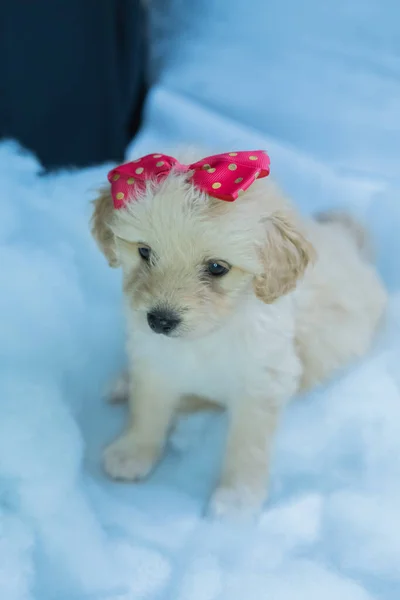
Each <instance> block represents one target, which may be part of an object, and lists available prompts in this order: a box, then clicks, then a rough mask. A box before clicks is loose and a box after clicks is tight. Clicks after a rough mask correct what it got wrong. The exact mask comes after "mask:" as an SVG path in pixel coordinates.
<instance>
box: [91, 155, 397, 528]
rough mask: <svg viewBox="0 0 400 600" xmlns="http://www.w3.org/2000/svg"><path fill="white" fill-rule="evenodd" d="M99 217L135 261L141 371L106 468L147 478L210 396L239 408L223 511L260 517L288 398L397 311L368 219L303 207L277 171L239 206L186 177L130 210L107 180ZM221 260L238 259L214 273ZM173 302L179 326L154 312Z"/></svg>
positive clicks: (121, 252)
mask: <svg viewBox="0 0 400 600" xmlns="http://www.w3.org/2000/svg"><path fill="white" fill-rule="evenodd" d="M184 158H185V157H184ZM184 158H183V159H181V160H182V162H190V160H192V157H190V158H189V160H184ZM92 225H93V229H92V231H93V235H94V237H95V238H96V239H97V241H98V243H99V246H100V248H101V250H102V251H103V253H104V254H105V255H106V257H107V259H108V261H109V263H110V265H111V266H118V265H120V266H121V267H122V270H123V278H124V295H125V300H126V313H127V324H128V354H129V361H130V369H129V379H128V378H127V379H125V381H122V383H121V382H120V383H119V389H118V390H117V392H118V393H117V394H116V396H118V397H121V395H122V396H123V395H124V390H125V388H126V386H129V404H130V414H131V418H130V421H129V424H128V427H127V429H126V431H125V432H124V433H123V435H122V436H121V437H120V438H119V439H118V440H117V441H116V442H114V443H113V444H112V445H111V446H110V447H109V448H107V449H106V452H105V456H104V464H105V469H106V471H107V472H108V474H109V475H110V476H111V477H114V478H116V479H124V480H137V479H141V478H143V477H145V476H147V475H148V474H149V473H150V471H151V470H152V468H153V467H154V465H155V464H156V462H157V461H158V460H159V459H160V457H161V455H162V451H163V448H164V444H165V441H166V437H167V435H168V431H169V428H170V426H171V423H172V421H173V417H174V414H175V413H176V412H177V411H178V410H179V409H180V407H181V406H182V402H184V404H185V406H186V408H187V405H188V402H189V403H190V398H193V399H194V401H195V402H196V403H200V404H201V400H199V399H202V398H203V399H204V401H205V402H213V403H215V404H217V405H220V406H222V407H226V408H227V409H228V410H229V413H230V428H229V432H228V439H227V444H226V453H225V459H224V463H223V467H222V472H221V476H220V481H219V484H218V486H217V488H216V490H215V492H214V494H213V496H212V498H211V502H210V511H211V513H212V514H213V515H216V516H221V517H223V516H232V515H236V514H238V513H239V514H256V513H257V512H258V511H259V510H260V508H261V506H262V504H263V502H264V500H265V498H266V494H267V487H268V472H269V456H270V450H271V442H272V440H273V434H274V431H275V429H276V426H277V423H278V421H279V416H280V413H281V411H282V408H283V407H284V406H285V404H286V403H287V401H288V400H290V398H292V397H293V396H294V395H295V394H296V393H297V392H299V391H302V390H306V389H309V388H311V387H312V386H315V385H317V384H319V383H320V382H323V381H324V380H325V379H326V378H327V377H329V376H331V375H332V374H333V373H334V372H335V371H337V370H338V369H340V368H342V367H344V366H345V365H347V364H348V363H349V362H350V361H351V360H353V359H356V358H358V357H361V356H362V355H363V354H364V353H365V352H367V350H368V348H369V347H370V345H371V341H372V339H373V336H374V333H375V331H376V329H377V326H378V324H379V321H380V319H381V317H382V315H383V313H384V309H385V304H386V294H385V291H384V289H383V286H382V284H381V282H380V280H379V277H378V275H377V273H376V271H375V269H374V268H373V266H372V265H371V264H370V263H369V262H368V260H367V259H366V258H364V255H363V248H364V237H363V234H362V228H360V226H358V224H356V223H355V222H353V221H352V220H351V219H349V218H348V217H347V216H343V215H337V216H336V215H328V216H326V215H325V216H324V217H321V218H319V220H317V219H315V220H313V219H302V218H300V216H299V215H298V214H297V213H296V211H294V209H293V208H292V207H291V206H290V204H289V203H288V202H287V200H286V199H285V198H284V197H283V195H282V194H281V192H280V191H279V190H278V188H277V187H276V186H275V185H274V183H273V182H272V181H270V180H269V179H263V180H259V181H256V183H255V184H254V185H253V186H252V187H251V188H250V189H249V190H248V191H247V192H246V193H245V194H244V195H243V196H241V197H240V198H239V200H237V201H236V202H233V203H228V202H223V201H221V200H216V199H213V198H210V197H208V196H206V195H205V194H203V193H201V192H199V191H196V190H195V189H194V188H193V186H191V185H190V184H189V183H187V181H185V178H184V176H183V175H178V174H171V175H170V176H169V177H168V178H167V179H166V180H165V181H164V182H163V183H162V184H161V185H159V186H158V187H157V186H155V185H153V184H149V186H148V188H147V191H146V193H143V194H142V196H141V197H140V198H138V199H137V200H135V201H133V202H131V203H130V204H128V206H127V208H126V209H123V210H118V211H116V210H113V208H112V200H111V197H110V193H109V191H108V190H105V191H103V192H102V193H101V195H100V196H99V198H98V199H97V201H96V203H95V210H94V215H93V222H92ZM142 245H146V246H148V247H149V248H151V251H152V255H151V259H150V261H149V262H146V261H145V260H143V258H141V257H140V255H139V253H138V247H140V246H142ZM210 260H214V261H222V262H224V263H227V264H229V265H231V270H230V271H229V273H227V274H226V275H224V276H223V277H220V278H212V277H211V276H210V275H206V274H205V264H206V263H207V261H210ZM160 307H161V308H165V309H169V310H172V311H174V312H175V313H176V314H177V315H179V317H180V318H181V324H180V325H179V326H178V327H177V328H176V329H175V330H173V331H172V332H171V333H170V335H168V336H167V335H158V334H156V333H154V332H153V331H152V330H151V329H150V327H149V325H148V322H147V313H148V312H149V311H151V310H153V309H154V308H160Z"/></svg>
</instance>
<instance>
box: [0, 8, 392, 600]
mask: <svg viewBox="0 0 400 600" xmlns="http://www.w3.org/2000/svg"><path fill="white" fill-rule="evenodd" d="M298 4H299V3H296V2H295V0H285V1H283V2H282V1H280V2H278V1H273V0H272V1H270V2H269V1H268V2H267V1H266V0H257V1H256V2H254V3H253V4H252V9H251V11H250V10H249V3H248V2H247V0H235V1H232V2H230V3H228V2H219V3H213V2H208V3H206V2H204V1H202V0H192V2H191V3H188V2H187V1H186V0H170V1H169V2H168V3H166V2H165V0H154V17H153V32H154V35H155V36H156V38H157V43H156V44H155V50H154V56H153V78H154V87H153V91H152V93H151V96H150V97H149V101H148V104H147V109H146V120H145V125H144V127H143V129H142V131H141V134H140V135H139V136H138V138H137V139H136V140H135V141H134V142H133V143H132V144H131V147H130V148H129V153H128V156H131V155H132V154H133V153H135V154H141V153H144V152H147V151H152V150H157V151H161V152H162V151H165V150H167V149H168V148H169V147H170V146H171V145H173V144H175V143H182V142H185V143H186V142H188V143H191V144H193V143H196V144H202V145H204V146H205V147H206V148H207V149H208V148H209V147H211V151H214V150H216V151H218V150H229V149H234V148H243V149H245V148H248V149H251V148H259V147H265V148H267V149H268V150H269V152H270V155H271V160H272V168H273V174H274V176H275V177H276V178H277V179H278V180H279V181H280V183H281V184H282V185H283V187H284V188H285V189H286V190H287V191H288V192H289V193H290V194H291V195H292V197H293V198H294V200H295V202H296V203H297V205H298V206H299V207H300V209H301V210H303V211H305V212H311V211H314V210H316V209H320V208H326V207H328V206H338V205H341V206H347V207H348V208H349V209H351V210H353V211H354V212H355V213H357V214H359V215H361V216H362V217H364V218H365V219H366V221H367V223H368V224H369V226H370V228H371V230H372V232H373V233H374V235H375V240H376V247H377V260H378V266H379V269H380V271H381V273H382V275H383V276H384V278H385V281H386V283H387V286H388V288H389V290H390V293H391V297H390V306H389V311H388V319H387V324H386V326H385V328H384V331H383V332H382V334H381V336H380V337H379V339H378V340H377V342H376V345H375V348H374V350H373V351H372V352H371V354H370V355H369V356H368V357H366V358H365V359H364V360H363V361H361V362H360V363H359V364H357V365H354V366H353V367H352V368H350V369H349V370H348V371H347V372H346V373H344V374H343V375H342V376H341V377H338V378H337V379H336V380H335V381H333V382H331V383H330V384H329V385H327V386H326V387H325V388H324V389H322V390H318V391H316V392H314V393H312V394H310V395H308V396H307V397H305V398H300V399H299V400H297V401H296V402H294V403H293V404H292V406H291V407H290V409H289V410H288V411H287V414H286V416H285V419H284V422H283V424H282V427H281V430H280V432H279V435H278V438H277V440H276V446H275V454H274V466H273V474H272V489H271V496H270V501H269V503H268V505H267V506H266V510H265V512H264V514H263V516H262V519H261V522H260V523H259V525H258V526H257V527H256V528H250V527H249V528H246V527H243V526H241V527H236V526H228V525H222V524H218V523H212V522H209V521H207V520H205V519H204V517H203V514H204V508H205V505H206V502H207V499H208V497H209V494H210V491H211V489H212V486H213V484H214V482H215V479H216V476H217V472H218V463H219V459H220V454H221V446H222V437H223V431H224V426H225V423H224V419H223V418H221V417H216V416H210V415H199V416H195V417H193V418H191V419H188V420H187V421H183V422H182V423H181V425H180V427H179V428H178V431H177V432H176V433H175V434H174V437H173V439H172V440H171V443H170V446H169V448H168V452H167V455H166V457H165V459H164V461H163V462H162V464H161V465H160V467H159V468H158V469H157V471H156V472H155V474H154V475H153V476H152V477H151V478H150V479H149V480H148V481H147V482H145V483H142V484H138V485H123V484H117V483H113V482H111V481H109V480H108V479H107V478H106V477H105V476H104V474H103V472H102V469H101V465H100V454H101V449H102V448H103V446H104V445H105V444H106V443H107V442H108V441H110V440H111V439H113V437H114V436H115V435H116V434H117V433H118V432H119V431H120V429H121V428H122V425H123V422H124V417H125V411H126V408H125V407H123V406H118V407H116V406H109V405H107V404H106V402H105V400H104V396H105V393H106V392H105V390H106V389H107V386H108V384H109V381H110V380H111V379H112V378H113V377H114V375H115V374H116V373H117V372H118V370H119V369H120V368H121V366H122V365H123V364H124V335H123V319H122V315H121V292H120V274H119V273H118V272H117V271H114V270H111V269H108V268H107V266H106V263H105V261H104V259H103V257H102V256H101V255H100V253H99V252H98V251H97V249H96V247H95V245H94V242H93V241H92V239H91V237H90V235H89V230H88V220H89V217H90V203H89V201H90V199H91V198H93V195H94V193H95V192H94V190H95V189H96V187H97V186H98V185H99V184H101V183H102V182H103V181H104V180H105V175H106V173H107V171H108V169H109V168H110V166H111V165H101V166H99V167H95V168H91V169H87V170H83V171H78V172H67V171H65V172H60V173H57V174H53V175H51V176H46V177H44V176H43V175H42V174H41V168H40V165H39V164H38V163H37V161H36V160H35V158H34V157H32V156H30V155H28V154H25V153H23V152H21V151H20V149H19V148H18V147H17V146H16V144H15V143H14V142H3V143H2V144H0V178H1V182H2V190H1V193H0V210H1V219H0V261H1V265H2V267H1V269H0V290H1V292H2V293H1V294H0V315H1V326H0V598H1V599H2V600H3V599H4V600H89V599H90V600H137V599H138V600H139V599H146V600H243V599H244V598H249V600H264V599H265V600H320V599H321V598H323V599H324V600H337V598H341V600H373V599H374V600H397V599H398V598H399V594H400V568H399V565H400V386H399V384H400V375H399V367H398V365H399V358H400V337H399V332H400V269H399V267H398V256H399V253H400V239H399V236H398V231H397V230H398V227H399V225H400V208H399V206H400V205H399V202H398V197H399V188H400V185H399V176H398V165H397V162H398V148H400V113H399V109H398V107H399V106H400V83H399V81H400V78H399V75H400V62H399V50H400V39H399V37H398V35H397V23H398V18H399V16H400V15H399V9H398V7H397V2H395V1H394V0H393V1H391V0H384V1H383V3H382V2H380V1H378V0H367V1H366V2H365V1H363V2H361V0H354V1H353V2H352V3H350V4H349V3H347V2H345V1H344V0H336V2H333V0H328V1H327V2H325V3H320V2H317V1H316V0H306V1H305V2H303V3H301V9H300V8H299V6H298ZM163 6H164V8H163ZM194 14H195V15H196V18H193V15H194Z"/></svg>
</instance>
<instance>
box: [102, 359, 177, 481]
mask: <svg viewBox="0 0 400 600" xmlns="http://www.w3.org/2000/svg"><path fill="white" fill-rule="evenodd" d="M178 401H179V396H178V395H177V393H176V392H175V391H174V390H173V389H172V387H171V386H170V385H169V383H168V381H165V379H164V378H162V377H160V376H159V374H158V373H157V372H156V371H154V369H152V368H151V367H150V366H149V365H144V364H143V363H140V364H136V365H135V369H134V371H133V374H132V378H131V383H130V392H129V409H130V413H131V418H130V425H129V428H128V431H126V432H125V433H124V434H123V435H122V436H121V437H120V438H118V439H117V440H116V441H115V442H114V443H112V444H111V445H110V446H108V448H106V451H105V453H104V468H105V470H106V472H107V473H108V474H109V475H110V476H111V477H113V478H114V479H122V480H128V481H134V480H138V479H142V478H144V477H146V476H147V475H148V474H149V473H150V471H151V470H152V468H153V467H154V466H155V464H156V462H157V461H158V459H159V458H160V456H161V453H162V450H163V448H164V445H165V441H166V437H167V434H168V430H169V426H170V423H171V420H172V417H173V414H174V412H175V409H176V406H177V404H178Z"/></svg>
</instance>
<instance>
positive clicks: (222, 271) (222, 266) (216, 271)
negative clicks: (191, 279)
mask: <svg viewBox="0 0 400 600" xmlns="http://www.w3.org/2000/svg"><path fill="white" fill-rule="evenodd" d="M229 269H230V267H229V266H228V265H227V264H226V263H221V262H217V261H214V260H211V261H210V262H209V263H208V264H207V271H208V272H209V273H210V275H212V276H213V277H222V276H223V275H226V274H227V273H228V271H229Z"/></svg>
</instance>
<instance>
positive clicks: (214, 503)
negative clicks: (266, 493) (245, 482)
mask: <svg viewBox="0 0 400 600" xmlns="http://www.w3.org/2000/svg"><path fill="white" fill-rule="evenodd" d="M263 500H264V497H263V494H260V493H254V492H252V491H251V490H249V489H248V488H246V487H228V486H223V485H221V486H219V487H217V489H216V490H215V491H214V493H213V495H212V497H211V500H210V503H209V506H208V516H209V517H211V518H212V519H217V520H224V521H225V520H227V521H236V522H251V521H254V520H256V519H257V517H258V516H259V515H260V513H261V509H262V505H263Z"/></svg>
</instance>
